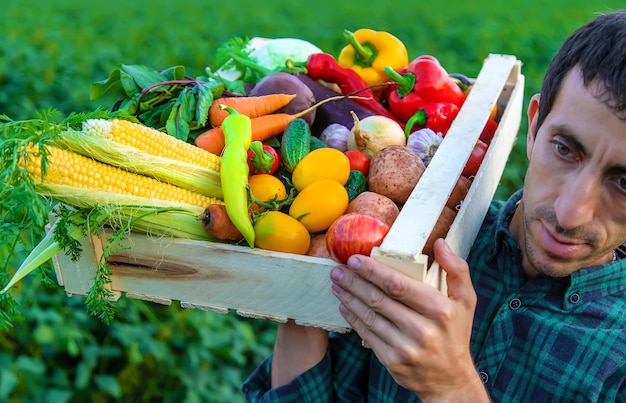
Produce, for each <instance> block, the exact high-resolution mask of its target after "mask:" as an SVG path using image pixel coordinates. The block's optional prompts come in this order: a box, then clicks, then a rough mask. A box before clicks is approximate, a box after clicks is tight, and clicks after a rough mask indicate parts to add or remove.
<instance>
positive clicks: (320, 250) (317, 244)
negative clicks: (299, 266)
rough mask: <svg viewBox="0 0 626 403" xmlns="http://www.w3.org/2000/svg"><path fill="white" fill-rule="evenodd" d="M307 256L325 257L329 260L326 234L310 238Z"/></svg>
mask: <svg viewBox="0 0 626 403" xmlns="http://www.w3.org/2000/svg"><path fill="white" fill-rule="evenodd" d="M306 254H307V255H308V256H315V257H325V258H329V259H330V253H328V248H327V247H326V234H315V235H313V236H311V244H310V245H309V250H308V252H307V253H306Z"/></svg>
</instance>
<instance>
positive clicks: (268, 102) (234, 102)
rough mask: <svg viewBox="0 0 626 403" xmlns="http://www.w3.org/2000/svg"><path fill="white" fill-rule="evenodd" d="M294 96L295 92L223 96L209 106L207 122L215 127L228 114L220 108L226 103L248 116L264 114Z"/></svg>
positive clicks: (283, 104) (284, 103)
mask: <svg viewBox="0 0 626 403" xmlns="http://www.w3.org/2000/svg"><path fill="white" fill-rule="evenodd" d="M295 97H296V95H295V94H267V95H259V96H255V97H223V98H218V99H216V100H215V101H213V104H211V107H210V108H209V122H210V123H211V126H213V127H216V126H219V125H221V124H222V121H224V119H226V116H228V112H227V111H226V110H223V109H221V108H220V105H226V106H228V107H230V108H233V109H234V110H236V111H237V112H238V113H241V114H242V115H246V116H248V117H249V118H255V117H257V116H262V115H266V114H268V113H272V112H275V111H277V110H278V109H280V108H282V107H283V106H285V105H287V104H288V103H289V102H291V100H292V99H294V98H295Z"/></svg>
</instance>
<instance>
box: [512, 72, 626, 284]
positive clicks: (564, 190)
mask: <svg viewBox="0 0 626 403" xmlns="http://www.w3.org/2000/svg"><path fill="white" fill-rule="evenodd" d="M591 88H592V89H593V86H591ZM593 94H594V93H593V90H590V89H588V88H585V87H584V86H583V83H582V78H581V77H580V75H579V71H578V70H577V69H574V70H573V71H571V72H570V73H569V74H568V75H567V77H566V78H565V80H564V81H563V83H562V88H561V90H560V93H559V95H558V97H557V98H556V100H555V103H554V106H553V107H552V110H551V111H550V113H549V114H548V116H547V117H546V119H545V121H544V123H543V124H542V126H541V127H540V128H539V131H538V132H537V135H536V137H535V136H534V134H533V133H534V130H535V128H536V124H537V123H536V118H537V113H536V112H537V105H538V102H540V100H539V98H538V97H537V96H535V97H534V98H533V100H532V101H531V103H530V105H529V108H528V117H529V130H528V158H529V160H530V163H529V168H528V172H527V175H526V179H525V182H524V196H523V199H522V203H521V204H520V206H519V208H518V211H517V212H516V214H515V216H514V218H513V222H512V223H511V231H512V233H513V235H514V237H515V238H516V240H517V242H518V244H519V245H520V248H521V250H522V254H523V266H524V269H525V271H526V273H527V274H528V275H529V276H533V275H536V274H539V273H543V274H545V275H548V276H566V275H569V274H571V273H572V272H574V271H576V270H578V269H581V268H585V267H589V266H593V265H596V264H600V263H605V262H608V261H610V260H611V259H612V251H613V249H614V248H615V247H617V246H618V245H620V244H621V243H622V242H624V241H626V121H624V120H620V119H619V117H618V116H616V115H615V114H614V112H613V111H612V110H611V109H609V108H608V107H607V106H606V105H605V104H604V103H603V102H602V101H601V100H598V99H597V98H596V97H594V95H593Z"/></svg>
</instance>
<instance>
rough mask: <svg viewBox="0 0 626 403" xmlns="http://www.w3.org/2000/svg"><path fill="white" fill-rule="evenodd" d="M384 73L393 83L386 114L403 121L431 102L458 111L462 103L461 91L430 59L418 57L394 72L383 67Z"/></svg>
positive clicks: (435, 60) (444, 71)
mask: <svg viewBox="0 0 626 403" xmlns="http://www.w3.org/2000/svg"><path fill="white" fill-rule="evenodd" d="M385 72H386V73H387V75H388V76H389V77H390V78H391V79H392V80H394V81H395V82H396V83H397V84H396V89H395V91H391V92H389V95H388V98H387V102H388V104H389V110H390V111H391V112H392V113H394V114H395V115H396V116H398V117H399V118H400V119H402V120H404V121H408V120H409V119H410V118H411V117H412V116H413V115H414V114H415V112H417V111H418V110H419V109H420V108H422V107H424V106H425V105H426V104H428V103H431V102H449V103H452V104H454V105H456V106H458V107H459V108H460V107H461V105H463V102H464V101H465V94H464V93H463V90H462V89H461V88H460V87H459V86H458V85H457V84H456V82H455V81H454V80H453V79H452V78H451V77H450V75H449V74H448V72H447V71H446V70H445V69H444V68H443V66H441V64H440V63H439V61H438V60H437V59H436V58H435V57H433V56H430V55H424V56H420V57H418V58H416V59H414V60H413V61H412V62H411V63H409V65H408V66H407V67H405V68H403V69H400V70H398V71H395V70H393V69H392V68H391V67H387V68H385Z"/></svg>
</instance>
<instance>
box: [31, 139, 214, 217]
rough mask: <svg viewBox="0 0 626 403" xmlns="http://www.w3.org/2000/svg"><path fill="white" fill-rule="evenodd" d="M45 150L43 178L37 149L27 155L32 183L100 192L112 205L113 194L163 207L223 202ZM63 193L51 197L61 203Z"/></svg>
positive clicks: (59, 151)
mask: <svg viewBox="0 0 626 403" xmlns="http://www.w3.org/2000/svg"><path fill="white" fill-rule="evenodd" d="M47 150H48V152H49V155H48V160H47V171H46V173H45V177H42V166H41V157H40V156H39V155H38V154H37V150H34V151H35V152H33V154H31V155H32V157H33V158H29V159H28V162H27V166H26V169H27V170H28V171H29V172H30V174H31V175H33V176H34V178H35V180H36V181H42V182H43V185H44V187H45V185H50V186H54V185H60V186H64V187H67V188H66V189H72V188H73V189H82V190H83V191H85V190H87V191H95V192H104V194H108V195H110V197H109V199H110V200H111V203H112V204H119V203H116V199H115V195H119V196H132V197H137V198H140V199H147V200H149V201H155V203H154V205H163V203H162V202H168V203H170V204H180V205H191V206H197V207H202V208H205V207H207V206H208V205H210V204H215V203H220V204H222V203H223V202H222V201H221V200H218V199H216V198H213V197H208V196H205V195H202V194H199V193H196V192H193V191H190V190H187V189H183V188H180V187H177V186H174V185H171V184H168V183H164V182H160V181H158V180H156V179H154V178H150V177H147V176H143V175H138V174H135V173H132V172H127V171H124V170H122V169H120V168H117V167H114V166H111V165H107V164H104V163H102V162H98V161H95V160H93V159H91V158H89V157H85V156H83V155H80V154H77V153H74V152H71V151H67V150H63V149H61V148H58V147H54V146H50V147H47ZM63 193H64V192H55V194H54V197H55V198H57V199H59V200H60V201H63V200H62V197H63ZM65 193H66V194H67V196H68V197H75V196H72V194H71V193H72V192H71V191H67V192H65ZM82 194H85V193H84V192H83V193H82ZM125 200H126V199H125ZM131 200H132V199H131ZM156 201H161V203H156ZM140 204H144V205H145V204H147V203H146V200H143V201H141V203H140ZM148 204H149V203H148Z"/></svg>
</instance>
